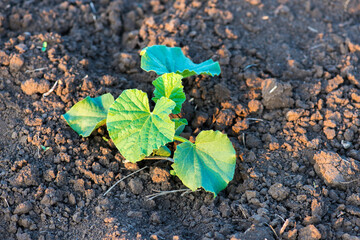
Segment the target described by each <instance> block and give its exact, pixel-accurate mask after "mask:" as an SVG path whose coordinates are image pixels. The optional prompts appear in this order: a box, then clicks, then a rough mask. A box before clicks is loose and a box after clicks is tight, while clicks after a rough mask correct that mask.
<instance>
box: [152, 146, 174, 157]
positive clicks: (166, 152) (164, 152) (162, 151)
mask: <svg viewBox="0 0 360 240" xmlns="http://www.w3.org/2000/svg"><path fill="white" fill-rule="evenodd" d="M153 154H154V155H155V156H160V157H170V156H171V151H170V149H169V148H168V147H167V146H161V147H160V148H159V149H156V150H154V151H153Z"/></svg>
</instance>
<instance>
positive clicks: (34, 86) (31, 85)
mask: <svg viewBox="0 0 360 240" xmlns="http://www.w3.org/2000/svg"><path fill="white" fill-rule="evenodd" d="M49 89H50V83H49V81H47V80H44V79H42V80H40V81H39V80H35V79H33V78H30V79H29V80H26V81H25V82H23V83H21V90H22V91H23V92H24V93H25V94H26V95H32V94H34V93H46V92H47V91H49Z"/></svg>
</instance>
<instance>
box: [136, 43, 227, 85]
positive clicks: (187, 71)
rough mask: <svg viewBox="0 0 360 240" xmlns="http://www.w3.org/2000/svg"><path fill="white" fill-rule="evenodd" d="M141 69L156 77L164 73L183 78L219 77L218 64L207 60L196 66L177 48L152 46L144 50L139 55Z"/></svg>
mask: <svg viewBox="0 0 360 240" xmlns="http://www.w3.org/2000/svg"><path fill="white" fill-rule="evenodd" d="M140 55H141V68H142V69H143V70H145V71H147V72H149V71H154V72H156V73H157V74H158V75H162V74H164V73H179V74H181V75H182V76H183V77H184V78H185V77H189V76H192V75H196V74H197V75H199V74H208V75H211V76H214V75H219V74H220V72H221V69H220V65H219V63H218V62H214V61H213V60H211V59H209V60H207V61H205V62H202V63H199V64H196V63H193V62H192V61H191V60H190V59H189V58H187V57H186V56H185V55H184V53H183V52H182V51H181V48H179V47H167V46H163V45H154V46H151V47H146V48H144V49H143V50H142V51H141V53H140Z"/></svg>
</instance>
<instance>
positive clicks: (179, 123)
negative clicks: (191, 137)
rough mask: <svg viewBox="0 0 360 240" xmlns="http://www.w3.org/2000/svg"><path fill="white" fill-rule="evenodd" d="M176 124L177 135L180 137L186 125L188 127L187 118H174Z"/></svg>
mask: <svg viewBox="0 0 360 240" xmlns="http://www.w3.org/2000/svg"><path fill="white" fill-rule="evenodd" d="M171 121H173V122H174V123H175V135H180V134H181V133H182V132H183V131H184V128H185V126H186V125H188V121H187V120H186V119H185V118H173V119H171Z"/></svg>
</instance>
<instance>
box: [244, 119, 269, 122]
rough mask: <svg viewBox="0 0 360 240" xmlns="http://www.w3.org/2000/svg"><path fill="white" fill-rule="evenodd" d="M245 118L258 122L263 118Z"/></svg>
mask: <svg viewBox="0 0 360 240" xmlns="http://www.w3.org/2000/svg"><path fill="white" fill-rule="evenodd" d="M246 120H250V121H260V122H264V121H265V120H264V119H260V118H246Z"/></svg>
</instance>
